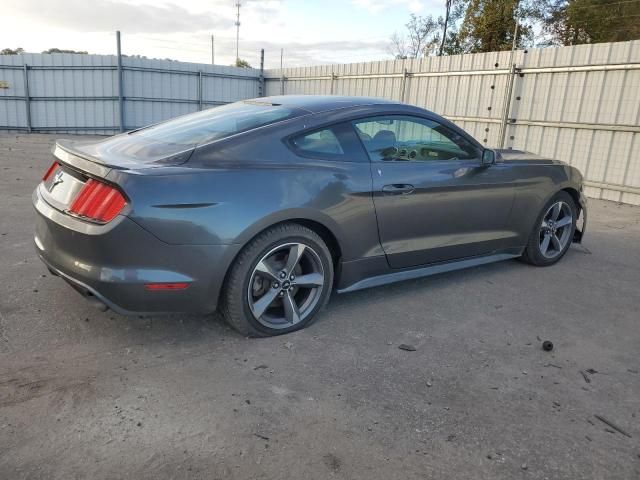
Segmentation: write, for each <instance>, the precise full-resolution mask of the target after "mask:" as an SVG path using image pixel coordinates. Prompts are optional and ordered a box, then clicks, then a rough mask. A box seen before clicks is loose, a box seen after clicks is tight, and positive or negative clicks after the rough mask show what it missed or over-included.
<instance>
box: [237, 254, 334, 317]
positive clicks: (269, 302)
mask: <svg viewBox="0 0 640 480" xmlns="http://www.w3.org/2000/svg"><path fill="white" fill-rule="evenodd" d="M324 283H325V273H324V268H323V266H322V261H321V260H320V256H319V255H318V254H317V253H316V252H315V250H314V249H313V248H311V247H310V246H309V245H305V244H303V243H297V242H291V243H285V244H283V245H280V246H277V247H275V248H273V249H271V250H270V251H269V252H267V253H266V254H265V255H264V256H263V257H262V258H261V259H260V261H258V263H257V264H256V266H255V267H254V269H253V271H252V273H251V278H250V280H249V285H248V292H247V298H248V302H249V309H250V310H251V313H252V314H253V317H254V318H255V319H256V320H257V321H258V322H260V323H261V324H262V325H264V326H265V327H268V328H274V329H283V328H289V327H291V326H293V325H295V324H297V323H300V322H302V321H304V320H305V319H306V318H307V317H308V316H309V315H310V314H311V312H313V311H314V309H315V307H316V306H317V304H318V302H319V300H320V298H321V296H322V290H323V288H324Z"/></svg>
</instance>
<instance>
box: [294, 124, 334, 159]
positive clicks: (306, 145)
mask: <svg viewBox="0 0 640 480" xmlns="http://www.w3.org/2000/svg"><path fill="white" fill-rule="evenodd" d="M291 144H292V145H293V147H294V148H295V149H297V150H298V151H299V152H300V153H302V154H311V155H312V156H335V155H344V151H343V150H342V146H341V145H340V141H339V140H338V137H337V136H336V134H335V133H333V131H332V130H331V129H329V128H325V129H324V130H318V131H317V132H313V133H307V134H305V135H299V136H297V137H294V138H293V139H292V140H291Z"/></svg>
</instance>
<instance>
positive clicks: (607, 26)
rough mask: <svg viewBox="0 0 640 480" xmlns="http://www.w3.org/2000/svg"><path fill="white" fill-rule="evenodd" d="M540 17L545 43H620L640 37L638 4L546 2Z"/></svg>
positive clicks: (576, 0)
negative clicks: (545, 35) (545, 36)
mask: <svg viewBox="0 0 640 480" xmlns="http://www.w3.org/2000/svg"><path fill="white" fill-rule="evenodd" d="M544 11H545V14H544V15H543V18H542V24H543V31H544V32H545V33H546V34H547V35H549V38H548V39H547V41H546V42H545V44H551V45H579V44H582V43H598V42H620V41H626V40H635V39H638V38H640V2H638V1H629V0H627V1H621V0H547V1H546V3H545V8H544Z"/></svg>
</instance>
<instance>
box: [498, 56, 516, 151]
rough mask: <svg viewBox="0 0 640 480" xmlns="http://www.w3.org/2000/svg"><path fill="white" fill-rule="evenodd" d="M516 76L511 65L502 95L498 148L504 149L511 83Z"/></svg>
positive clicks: (509, 110) (514, 68) (513, 64)
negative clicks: (502, 103)
mask: <svg viewBox="0 0 640 480" xmlns="http://www.w3.org/2000/svg"><path fill="white" fill-rule="evenodd" d="M515 75H516V64H515V63H512V64H511V67H510V68H509V78H508V79H507V88H506V90H505V95H504V107H503V109H502V118H501V120H500V141H499V143H498V146H499V147H500V148H504V142H505V139H506V137H507V124H508V123H509V114H510V113H511V96H512V94H513V81H514V78H515Z"/></svg>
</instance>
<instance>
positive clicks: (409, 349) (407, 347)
mask: <svg viewBox="0 0 640 480" xmlns="http://www.w3.org/2000/svg"><path fill="white" fill-rule="evenodd" d="M398 348H399V349H400V350H406V351H407V352H415V351H416V347H414V346H413V345H407V344H406V343H401V344H400V345H398Z"/></svg>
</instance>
